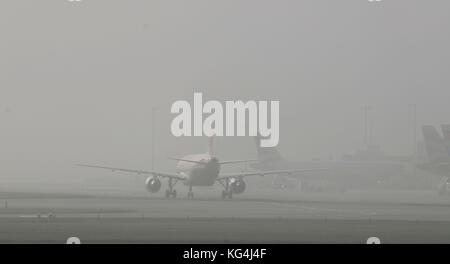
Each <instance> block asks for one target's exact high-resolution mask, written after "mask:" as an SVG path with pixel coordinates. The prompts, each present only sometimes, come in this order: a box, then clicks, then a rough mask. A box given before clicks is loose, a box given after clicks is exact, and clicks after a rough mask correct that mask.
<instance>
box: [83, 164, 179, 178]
mask: <svg viewBox="0 0 450 264" xmlns="http://www.w3.org/2000/svg"><path fill="white" fill-rule="evenodd" d="M77 166H80V167H88V168H96V169H105V170H111V171H113V172H115V171H122V172H131V173H136V174H139V175H140V174H146V175H153V176H159V177H163V178H171V179H177V180H185V178H183V177H182V176H181V175H179V174H177V173H170V172H162V171H145V170H133V169H122V168H113V167H104V166H96V165H88V164H77Z"/></svg>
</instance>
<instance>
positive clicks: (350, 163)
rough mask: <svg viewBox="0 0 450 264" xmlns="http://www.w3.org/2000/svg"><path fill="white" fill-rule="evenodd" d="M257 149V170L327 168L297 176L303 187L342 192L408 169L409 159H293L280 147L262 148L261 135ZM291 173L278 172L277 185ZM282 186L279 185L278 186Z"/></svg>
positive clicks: (284, 180)
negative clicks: (282, 151) (280, 149)
mask: <svg viewBox="0 0 450 264" xmlns="http://www.w3.org/2000/svg"><path fill="white" fill-rule="evenodd" d="M254 139H255V143H256V150H257V162H256V163H250V166H251V167H252V168H254V169H257V170H261V171H266V170H278V169H287V170H293V169H309V170H312V171H313V170H320V168H327V169H326V170H325V172H323V173H320V175H317V174H316V173H315V174H314V175H302V176H301V177H295V179H299V180H300V184H301V187H302V188H305V189H307V190H312V191H317V190H322V189H323V187H328V188H331V189H335V190H338V191H345V190H346V189H348V188H352V187H355V188H356V187H358V186H367V185H376V184H379V183H381V182H383V181H385V180H386V179H387V176H386V175H393V174H395V173H397V172H398V171H400V170H401V169H403V168H404V166H405V162H403V161H391V160H388V159H385V160H312V161H291V160H287V159H286V158H284V157H283V156H282V154H281V153H280V152H279V151H278V149H277V148H276V147H271V148H261V147H260V144H259V141H260V136H257V137H254ZM289 178H292V174H291V175H285V176H282V175H275V179H274V182H273V183H274V185H275V184H276V185H280V184H283V182H284V185H285V186H286V183H287V184H289V183H288V179H289ZM274 187H278V186H274Z"/></svg>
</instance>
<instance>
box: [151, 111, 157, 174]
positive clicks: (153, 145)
mask: <svg viewBox="0 0 450 264" xmlns="http://www.w3.org/2000/svg"><path fill="white" fill-rule="evenodd" d="M157 110H158V108H156V107H152V170H154V169H155V112H156V111H157Z"/></svg>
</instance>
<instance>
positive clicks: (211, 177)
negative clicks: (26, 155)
mask: <svg viewBox="0 0 450 264" xmlns="http://www.w3.org/2000/svg"><path fill="white" fill-rule="evenodd" d="M212 144H213V138H210V144H209V149H208V151H207V152H206V153H203V154H196V155H189V156H185V157H183V158H171V159H173V160H177V161H178V165H177V171H176V172H163V171H155V170H134V169H123V168H114V167H105V166H97V165H89V164H78V166H82V167H89V168H99V169H107V170H111V171H122V172H131V173H136V174H144V175H151V176H149V177H148V178H147V180H146V181H145V184H146V187H147V190H148V191H149V192H150V193H156V192H158V191H159V190H160V189H161V180H160V179H159V178H166V179H168V183H169V184H168V186H169V189H167V190H166V198H170V197H173V198H175V197H176V196H177V192H176V190H175V189H174V187H175V185H176V184H177V182H182V183H184V185H186V186H187V187H188V188H189V192H188V199H193V198H194V193H193V191H192V187H195V186H212V185H214V184H215V183H219V184H221V185H222V186H223V187H224V190H223V191H222V199H226V198H228V199H232V197H233V194H241V193H243V192H244V191H245V189H246V184H245V182H244V178H245V177H248V176H256V175H259V176H265V175H269V174H277V175H278V174H292V173H297V172H307V171H312V170H314V169H290V170H288V169H286V170H272V171H254V172H237V173H220V169H221V165H225V164H233V163H245V162H249V160H230V161H222V162H221V161H219V159H218V158H217V157H215V156H214V154H213V153H212Z"/></svg>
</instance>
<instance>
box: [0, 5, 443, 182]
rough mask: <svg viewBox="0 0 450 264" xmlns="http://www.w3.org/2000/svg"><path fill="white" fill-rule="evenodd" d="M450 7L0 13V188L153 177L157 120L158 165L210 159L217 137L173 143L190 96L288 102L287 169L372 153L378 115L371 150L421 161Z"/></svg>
mask: <svg viewBox="0 0 450 264" xmlns="http://www.w3.org/2000/svg"><path fill="white" fill-rule="evenodd" d="M449 8H450V4H449V3H448V2H447V1H440V0H435V1H423V0H384V1H381V2H376V3H371V2H368V1H364V0H343V1H331V0H328V1H325V0H320V1H317V0H305V1H294V0H293V1H287V0H282V1H266V0H246V1H241V0H229V1H199V0H190V1H185V0H184V1H137V0H136V1H117V0H114V1H113V0H83V1H81V2H68V1H64V0H41V1H32V0H28V1H25V0H21V1H17V0H15V1H12V0H10V1H2V2H1V3H0V32H1V41H0V58H1V59H0V72H1V73H0V120H1V126H0V146H1V148H0V183H1V190H8V188H9V187H11V188H15V189H20V188H22V187H23V188H26V189H32V188H36V189H55V191H56V190H57V189H58V188H60V187H61V186H64V189H70V188H74V189H76V188H78V187H79V186H81V185H82V184H83V181H84V180H86V179H87V180H92V179H94V178H95V177H97V176H99V177H100V176H103V177H102V178H101V179H102V180H103V181H104V182H107V177H106V176H108V175H109V174H108V173H106V174H105V173H104V172H98V171H95V170H94V171H92V170H85V169H80V168H77V167H76V166H75V164H77V163H80V162H86V163H93V164H100V165H108V166H116V167H124V168H136V169H151V160H152V155H151V147H152V142H151V138H152V135H151V134H152V120H151V113H152V108H157V109H158V110H157V112H156V118H155V119H156V122H155V129H154V131H155V135H154V137H155V157H154V159H155V168H157V169H162V170H165V171H173V170H174V166H175V162H174V161H170V160H167V159H166V158H167V157H168V156H176V157H181V156H184V155H186V154H191V153H202V152H204V151H206V148H207V139H206V138H199V137H183V138H175V137H174V136H172V134H171V133H170V122H171V121H172V119H173V118H174V117H175V116H174V115H172V114H170V106H171V105H172V103H173V102H175V101H176V100H187V101H190V102H192V100H193V93H194V91H198V92H202V93H203V95H204V97H205V100H219V101H225V100H244V101H246V100H279V101H280V143H279V146H278V147H279V150H280V151H281V152H282V153H283V155H284V156H286V157H287V158H289V159H293V160H311V159H313V158H326V159H329V158H331V157H333V158H334V159H338V158H340V157H341V156H342V155H343V154H345V153H352V152H354V151H356V150H358V149H363V148H364V147H365V142H364V131H365V128H364V123H365V121H364V111H363V109H364V106H366V105H367V106H370V107H371V111H370V115H369V117H370V118H369V119H370V128H371V129H370V130H371V134H372V137H373V143H374V144H377V145H380V146H381V148H382V149H383V150H384V151H385V152H386V153H389V154H392V155H404V156H409V155H410V154H411V153H412V148H413V147H412V146H413V142H412V138H413V131H412V115H411V105H412V104H415V105H417V124H418V126H420V125H422V124H430V125H439V124H442V123H449V122H450V117H449V115H448V113H449V112H450V104H449V100H448V98H449V96H450V92H449V89H448V88H449V84H450V74H448V71H449V69H450V52H449V50H448V47H449V46H450V34H448V33H449V26H450V16H449V15H448V10H449ZM417 131H419V129H417ZM418 138H419V139H420V138H421V137H420V134H419V136H418ZM216 150H217V154H218V155H219V157H220V158H222V159H228V160H229V159H254V158H255V155H256V154H255V145H254V141H253V139H252V138H250V137H242V138H238V137H233V138H231V137H230V138H219V139H218V140H217V146H216ZM238 169H241V166H231V167H227V168H226V170H229V171H233V170H238ZM98 174H100V175H98ZM118 178H119V177H118V176H116V177H115V178H113V179H116V180H117V179H118ZM126 181H128V178H127V177H126V176H124V178H123V181H121V182H126ZM140 184H141V182H140ZM9 185H10V186H9ZM77 186H78V187H77ZM110 186H113V185H112V184H110ZM136 186H138V185H136ZM115 188H120V186H115Z"/></svg>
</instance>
